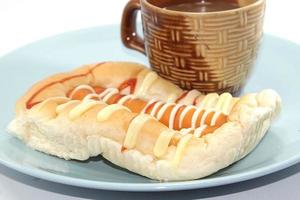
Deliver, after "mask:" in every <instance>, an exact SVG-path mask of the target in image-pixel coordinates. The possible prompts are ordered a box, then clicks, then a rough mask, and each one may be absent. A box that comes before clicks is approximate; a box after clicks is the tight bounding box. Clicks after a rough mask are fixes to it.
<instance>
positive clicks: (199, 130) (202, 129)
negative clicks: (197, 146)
mask: <svg viewBox="0 0 300 200" xmlns="http://www.w3.org/2000/svg"><path fill="white" fill-rule="evenodd" d="M206 127H207V125H202V126H200V127H199V128H196V129H195V131H194V136H195V137H198V138H199V137H201V135H202V132H203V131H204V130H205V129H206Z"/></svg>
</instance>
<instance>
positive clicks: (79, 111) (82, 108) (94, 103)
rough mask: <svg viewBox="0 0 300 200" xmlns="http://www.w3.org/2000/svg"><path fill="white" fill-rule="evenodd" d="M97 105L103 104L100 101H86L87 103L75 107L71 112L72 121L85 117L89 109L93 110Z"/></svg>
mask: <svg viewBox="0 0 300 200" xmlns="http://www.w3.org/2000/svg"><path fill="white" fill-rule="evenodd" d="M97 105H101V103H100V102H99V101H94V100H90V101H85V102H83V101H82V102H81V103H80V104H78V105H77V106H75V107H74V108H73V109H72V110H71V111H70V112H69V118H70V119H71V120H74V119H76V118H77V117H80V116H81V115H83V114H84V113H85V112H86V111H88V110H89V109H91V108H93V107H95V106H97Z"/></svg>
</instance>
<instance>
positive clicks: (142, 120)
mask: <svg viewBox="0 0 300 200" xmlns="http://www.w3.org/2000/svg"><path fill="white" fill-rule="evenodd" d="M150 120H154V118H153V117H150V116H149V115H145V114H139V115H138V116H136V117H135V118H134V119H133V120H132V121H131V123H130V124H129V127H128V130H127V134H126V136H125V140H124V144H123V146H124V147H126V148H128V149H132V148H134V147H135V145H136V142H137V138H138V134H139V133H140V132H141V129H142V128H143V126H144V125H145V124H146V123H147V122H148V121H150Z"/></svg>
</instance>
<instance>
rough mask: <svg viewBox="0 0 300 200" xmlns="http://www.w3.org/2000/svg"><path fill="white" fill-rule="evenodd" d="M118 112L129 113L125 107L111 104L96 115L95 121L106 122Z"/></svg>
mask: <svg viewBox="0 0 300 200" xmlns="http://www.w3.org/2000/svg"><path fill="white" fill-rule="evenodd" d="M118 110H126V111H128V112H131V111H130V110H129V109H128V108H127V107H125V106H122V105H119V104H111V105H108V106H106V107H105V108H103V109H102V110H100V111H99V112H98V114H97V120H98V121H99V122H101V121H105V120H107V119H108V118H109V117H110V116H111V115H112V114H113V113H114V112H116V111H118Z"/></svg>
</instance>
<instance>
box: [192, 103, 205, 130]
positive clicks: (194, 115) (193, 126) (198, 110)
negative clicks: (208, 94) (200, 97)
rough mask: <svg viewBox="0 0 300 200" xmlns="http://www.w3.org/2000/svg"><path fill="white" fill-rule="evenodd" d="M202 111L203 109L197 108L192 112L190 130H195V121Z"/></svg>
mask: <svg viewBox="0 0 300 200" xmlns="http://www.w3.org/2000/svg"><path fill="white" fill-rule="evenodd" d="M202 110H203V108H201V107H200V108H197V109H196V111H195V112H194V114H193V117H192V123H191V124H192V128H196V123H197V119H198V116H199V114H200V112H201V111H202Z"/></svg>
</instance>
